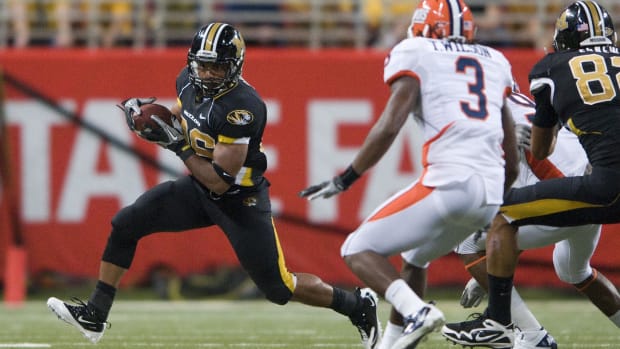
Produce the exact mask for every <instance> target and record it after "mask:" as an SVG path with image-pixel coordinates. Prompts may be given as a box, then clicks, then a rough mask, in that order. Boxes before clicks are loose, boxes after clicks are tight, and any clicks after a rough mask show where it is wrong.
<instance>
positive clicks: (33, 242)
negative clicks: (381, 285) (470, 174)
mask: <svg viewBox="0 0 620 349" xmlns="http://www.w3.org/2000/svg"><path fill="white" fill-rule="evenodd" d="M467 2H468V4H469V5H470V7H471V8H472V10H473V11H474V14H475V16H476V17H475V18H476V21H477V24H478V25H479V31H478V37H479V40H480V41H481V42H483V43H487V44H490V45H492V46H494V47H497V48H499V49H500V50H502V51H503V52H505V53H506V55H507V57H508V58H509V60H510V61H511V63H512V64H513V70H514V74H515V77H516V79H517V81H518V82H519V83H520V85H521V86H527V73H528V71H529V69H530V68H531V67H532V65H533V64H534V63H535V62H536V61H537V60H538V59H539V58H540V57H541V56H542V55H543V54H544V48H545V47H550V42H551V37H552V27H553V24H554V21H555V19H556V17H557V14H558V13H559V11H560V10H561V9H562V8H563V7H564V6H566V5H567V4H568V3H570V2H572V1H544V0H517V1H508V0H506V1H484V0H469V1H467ZM600 3H601V4H603V5H604V6H606V8H607V9H608V10H609V11H610V12H611V13H612V18H613V19H615V20H616V21H618V19H620V2H618V1H612V0H608V1H605V0H601V1H600ZM416 4H417V1H404V0H262V1H257V0H201V1H199V0H177V1H167V0H134V1H105V0H97V1H95V0H93V1H77V0H74V1H70V0H66V1H62V0H58V1H52V0H38V1H35V0H22V1H19V0H17V1H10V0H0V69H1V70H2V74H3V80H2V84H1V86H2V90H3V93H2V99H3V101H2V104H3V108H2V109H1V110H2V112H1V113H0V126H1V127H0V148H1V151H0V156H1V157H2V158H1V161H0V166H1V167H0V169H1V171H0V179H1V181H2V187H1V188H2V190H1V191H0V256H1V257H2V258H0V282H1V284H2V286H3V291H4V299H5V301H7V302H9V303H16V304H19V303H20V302H21V301H23V300H24V299H27V298H28V297H32V298H37V297H41V298H42V297H46V296H48V295H50V294H51V293H53V292H58V291H60V292H62V293H63V294H70V293H71V292H72V290H76V289H77V290H86V291H84V293H86V292H88V290H89V287H90V286H91V285H92V284H93V282H94V279H95V278H96V275H97V270H98V263H99V258H100V256H101V253H102V251H103V247H104V244H105V240H106V238H107V234H108V232H109V227H110V224H109V221H110V219H111V217H112V216H113V215H114V213H115V212H116V211H117V210H118V209H119V208H121V207H122V206H124V205H126V204H129V203H131V202H132V201H133V200H134V199H135V198H136V197H137V196H138V195H139V194H140V193H142V192H143V191H144V190H146V189H147V188H149V187H151V186H153V185H154V184H156V183H157V182H160V181H163V180H166V179H169V178H171V177H174V176H176V175H178V174H179V173H182V172H183V165H182V164H181V163H180V162H179V161H178V160H177V159H176V158H175V157H174V155H172V154H169V152H167V151H165V150H162V149H159V148H158V147H156V146H154V145H152V144H148V143H146V142H144V141H142V140H140V139H137V138H136V137H134V136H133V135H132V134H131V133H130V132H129V130H127V128H126V126H125V122H124V119H123V116H122V113H121V112H120V110H118V108H116V106H115V104H116V103H118V102H119V101H121V100H123V99H125V98H127V97H132V96H140V97H146V96H158V97H159V99H160V102H162V103H164V104H171V103H173V102H174V98H175V95H174V79H175V77H176V75H177V74H178V72H179V71H180V69H182V68H183V67H184V64H185V55H186V52H187V45H188V43H189V42H190V40H191V38H192V36H193V34H194V32H195V31H196V30H197V29H198V28H199V27H200V26H201V25H202V24H204V23H207V22H209V21H216V20H217V21H226V22H229V23H231V24H234V25H236V26H237V27H239V28H240V29H241V31H242V34H243V35H244V37H245V39H246V41H247V44H248V51H247V55H246V64H245V68H244V77H245V78H246V79H247V80H248V81H249V82H250V83H251V84H253V85H254V86H255V87H257V89H258V91H259V92H260V93H261V94H262V95H263V97H264V98H265V99H266V101H267V103H268V108H269V113H270V125H269V126H268V129H267V131H266V135H265V139H264V141H265V149H266V151H267V153H268V157H269V161H270V169H269V171H268V173H267V176H268V178H269V179H270V180H271V182H272V189H271V190H272V194H273V199H274V200H273V203H274V209H275V213H276V216H277V220H276V224H277V227H278V231H279V235H280V239H281V243H282V245H283V247H284V250H285V254H286V259H287V263H288V265H289V267H290V269H291V270H300V271H301V270H303V271H310V272H314V273H316V274H318V275H320V276H321V277H323V278H324V279H325V280H326V281H328V282H331V283H334V284H338V285H342V286H345V287H354V286H356V285H358V284H359V282H358V281H357V279H355V277H354V276H353V275H352V274H351V273H350V272H349V271H348V270H347V269H346V266H345V265H344V263H343V262H342V261H341V259H340V257H339V247H340V244H341V242H342V241H343V239H344V237H345V235H346V234H347V233H348V232H350V231H351V230H353V229H354V228H355V227H356V226H357V224H358V223H359V222H360V220H361V219H363V218H364V217H365V215H366V214H368V213H369V212H370V210H372V208H374V207H375V206H376V205H377V204H379V203H380V202H381V201H382V200H383V199H385V198H387V197H388V196H390V195H391V194H392V193H394V192H395V191H396V190H398V189H399V188H401V187H402V186H404V185H405V184H406V183H408V182H410V181H411V179H412V178H414V177H416V176H417V175H419V173H420V168H421V167H420V159H419V156H418V151H419V149H420V146H421V144H420V140H419V137H417V129H416V128H415V126H414V125H413V124H409V125H408V126H407V129H406V130H404V132H402V134H401V135H400V136H399V139H398V140H397V142H396V144H395V146H394V147H393V149H392V150H391V151H390V153H389V154H388V155H387V156H386V157H385V158H384V159H383V160H382V162H381V163H380V164H379V166H378V167H377V168H375V169H374V170H373V171H372V172H371V173H369V174H368V175H367V176H365V177H364V179H363V180H361V181H360V183H359V184H357V185H356V186H355V187H353V188H352V189H351V190H350V191H348V192H347V193H345V194H344V195H342V196H340V197H339V198H337V199H333V200H328V201H324V202H319V203H315V202H313V203H308V202H306V201H305V200H301V199H299V198H298V197H297V195H296V194H297V192H298V191H299V190H300V189H302V188H304V187H305V186H306V185H308V184H310V183H314V182H316V181H319V180H322V179H325V178H329V177H331V176H333V175H334V174H336V173H337V172H338V171H340V170H342V169H343V168H344V167H346V165H347V164H348V163H349V162H350V160H351V158H352V155H353V154H354V151H355V149H356V148H357V147H358V146H359V145H360V144H361V142H362V141H363V138H364V136H365V134H366V133H367V131H368V129H369V128H370V126H371V125H372V123H373V122H374V120H375V119H376V118H377V117H378V116H379V114H380V112H381V109H382V108H383V105H384V102H385V100H386V97H387V95H388V90H387V88H386V87H385V85H384V84H383V82H382V67H383V59H384V57H385V55H386V53H387V52H388V50H389V48H390V47H391V46H392V45H394V43H396V42H398V40H400V39H401V38H402V37H403V36H404V35H405V29H406V27H407V25H408V24H409V21H410V17H411V13H412V10H413V8H415V6H416ZM619 25H620V24H618V22H616V27H617V28H618V26H619ZM525 90H527V89H526V88H525ZM619 233H620V227H617V226H607V227H605V231H604V234H603V237H602V240H601V242H600V245H599V249H598V251H597V253H596V255H595V256H594V259H593V264H594V265H595V267H597V268H598V269H599V270H601V271H603V272H604V273H606V275H607V276H608V277H609V278H610V279H611V280H612V281H613V282H614V283H615V284H616V285H618V284H620V256H619V255H618V253H617V251H619V250H620V234H619ZM551 250H552V247H548V248H544V249H540V250H536V251H528V252H526V253H525V254H524V255H523V256H522V258H521V263H520V268H519V270H518V272H517V278H516V282H517V284H518V285H520V286H524V287H535V288H542V289H550V290H554V291H557V290H563V291H566V292H568V293H570V294H576V291H573V290H572V289H571V288H570V287H567V286H566V285H564V284H562V283H561V282H559V281H558V279H557V278H556V277H555V275H554V273H553V266H552V263H551ZM394 263H398V260H397V259H394ZM467 279H468V276H467V275H466V274H465V271H464V269H463V268H462V266H461V264H460V262H459V261H458V260H457V259H456V258H455V256H452V255H449V256H446V257H444V258H442V259H441V260H439V261H437V262H435V263H433V264H432V265H431V267H430V273H429V285H430V286H431V287H458V288H459V289H460V287H462V285H463V284H464V283H465V281H466V280H467ZM122 287H123V288H125V289H126V290H135V289H146V290H150V291H152V292H150V291H149V293H148V294H150V296H151V297H159V298H162V299H181V298H185V299H193V298H205V297H210V296H221V295H226V296H229V297H234V298H253V297H256V296H258V295H257V292H256V290H255V289H254V288H253V286H252V285H251V283H248V280H247V279H246V276H245V273H244V272H243V271H242V270H240V269H239V267H238V263H237V262H236V259H235V257H234V255H233V253H232V250H231V249H230V247H228V244H227V242H226V240H225V238H224V237H223V234H221V233H220V232H219V231H217V229H208V230H200V231H192V232H189V233H185V234H178V235H172V234H159V235H155V236H152V237H148V238H146V239H144V241H142V242H141V246H140V248H139V249H138V253H137V255H136V259H135V262H134V265H133V267H132V269H131V271H130V272H129V273H128V274H127V275H126V277H125V279H124V280H123V283H122ZM84 293H82V294H81V295H84ZM121 294H122V292H121ZM592 311H596V310H595V309H594V307H592Z"/></svg>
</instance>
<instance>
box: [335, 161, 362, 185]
mask: <svg viewBox="0 0 620 349" xmlns="http://www.w3.org/2000/svg"><path fill="white" fill-rule="evenodd" d="M339 177H340V180H341V181H342V184H343V186H344V188H343V189H347V188H349V187H350V186H351V184H353V182H355V181H356V180H357V179H358V178H360V175H359V174H358V173H357V172H355V170H354V169H353V166H351V165H349V167H347V169H346V170H345V171H344V172H343V173H342V174H341V175H340V176H339Z"/></svg>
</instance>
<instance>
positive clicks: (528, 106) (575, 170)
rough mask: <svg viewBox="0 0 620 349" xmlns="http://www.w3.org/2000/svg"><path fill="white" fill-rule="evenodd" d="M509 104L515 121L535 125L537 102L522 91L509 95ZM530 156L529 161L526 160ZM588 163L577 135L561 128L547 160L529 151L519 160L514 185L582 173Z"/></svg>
mask: <svg viewBox="0 0 620 349" xmlns="http://www.w3.org/2000/svg"><path fill="white" fill-rule="evenodd" d="M508 106H509V108H510V111H511V112H512V117H513V119H514V120H515V123H516V124H523V125H527V126H532V122H531V121H530V118H531V117H533V116H534V113H535V112H536V111H535V109H534V102H533V101H532V100H531V99H529V98H528V97H527V96H525V95H523V94H520V93H513V94H512V95H511V96H510V97H509V98H508ZM526 159H527V161H526ZM587 166H588V158H587V156H586V153H585V151H584V150H583V147H582V146H581V144H580V143H579V139H578V138H577V136H576V135H575V134H574V133H572V132H570V131H569V130H567V129H565V128H562V129H560V131H559V132H558V139H557V142H556V145H555V149H554V150H553V153H551V155H549V157H547V158H546V159H544V160H535V159H534V158H533V157H532V156H531V154H526V156H525V157H523V159H522V161H521V163H520V164H519V177H518V178H517V180H516V181H515V183H514V184H513V187H522V186H525V185H530V184H534V183H536V182H538V181H539V180H543V179H550V178H559V177H569V176H581V175H583V174H584V172H585V171H586V168H587Z"/></svg>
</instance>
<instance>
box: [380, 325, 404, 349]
mask: <svg viewBox="0 0 620 349" xmlns="http://www.w3.org/2000/svg"><path fill="white" fill-rule="evenodd" d="M402 333H403V326H399V325H395V324H393V323H391V322H389V321H388V323H387V325H386V326H385V331H384V332H383V336H382V337H381V343H379V347H378V349H390V348H391V347H392V345H393V344H394V342H396V340H397V339H398V338H399V337H400V335H401V334H402Z"/></svg>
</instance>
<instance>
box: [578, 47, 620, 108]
mask: <svg viewBox="0 0 620 349" xmlns="http://www.w3.org/2000/svg"><path fill="white" fill-rule="evenodd" d="M568 65H569V66H570V70H571V73H572V74H573V77H574V78H575V85H576V86H577V92H578V93H579V96H580V97H581V100H582V101H583V103H585V104H588V105H593V104H597V103H602V102H608V101H611V100H612V99H614V98H615V97H616V95H617V94H618V88H619V87H620V72H619V73H617V74H616V75H615V76H614V77H615V80H616V81H615V84H614V81H612V78H611V76H610V74H609V67H608V66H607V62H606V61H605V58H604V57H603V56H601V55H597V54H589V55H583V56H576V57H573V58H572V59H571V60H570V61H568ZM611 65H612V67H615V68H620V57H611Z"/></svg>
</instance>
